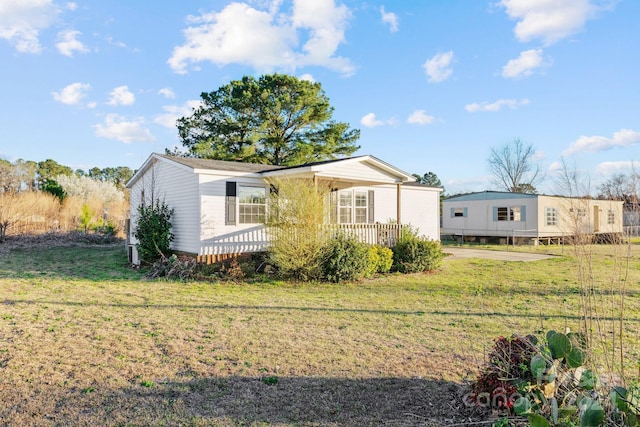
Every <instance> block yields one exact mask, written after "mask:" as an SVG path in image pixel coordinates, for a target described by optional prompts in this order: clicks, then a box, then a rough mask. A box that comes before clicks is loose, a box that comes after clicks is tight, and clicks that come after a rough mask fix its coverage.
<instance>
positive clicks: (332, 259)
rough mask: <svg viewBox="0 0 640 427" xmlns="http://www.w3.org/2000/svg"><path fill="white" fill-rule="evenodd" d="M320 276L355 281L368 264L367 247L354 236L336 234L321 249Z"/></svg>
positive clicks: (339, 280)
mask: <svg viewBox="0 0 640 427" xmlns="http://www.w3.org/2000/svg"><path fill="white" fill-rule="evenodd" d="M323 252H324V253H323V262H322V276H323V277H324V279H325V280H328V281H330V282H335V283H338V282H343V281H356V280H360V279H362V278H363V277H364V275H365V273H366V271H367V267H368V265H369V249H368V248H367V245H366V244H364V243H360V242H359V241H358V240H357V239H356V238H355V237H353V236H349V235H347V234H338V235H337V236H335V237H333V238H331V239H330V240H329V242H328V243H327V245H326V246H325V248H324V251H323Z"/></svg>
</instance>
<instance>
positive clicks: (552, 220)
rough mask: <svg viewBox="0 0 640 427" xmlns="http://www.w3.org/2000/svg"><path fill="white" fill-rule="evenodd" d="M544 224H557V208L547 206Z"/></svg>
mask: <svg viewBox="0 0 640 427" xmlns="http://www.w3.org/2000/svg"><path fill="white" fill-rule="evenodd" d="M545 218H546V221H545V224H546V225H558V209H557V208H547V209H546V210H545Z"/></svg>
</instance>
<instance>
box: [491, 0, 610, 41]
mask: <svg viewBox="0 0 640 427" xmlns="http://www.w3.org/2000/svg"><path fill="white" fill-rule="evenodd" d="M499 5H500V6H502V7H504V8H505V9H506V12H507V15H509V17H510V18H511V19H515V20H517V21H518V23H517V24H516V26H515V28H514V30H513V32H514V33H515V35H516V38H517V39H518V40H519V41H521V42H529V41H531V40H535V39H540V40H542V41H543V42H544V43H545V44H547V45H549V44H552V43H555V42H557V41H559V40H562V39H563V38H566V37H568V36H570V35H572V34H575V33H577V32H578V31H580V30H581V29H582V28H583V27H584V25H585V23H586V21H587V20H588V19H590V18H592V17H593V16H594V15H595V12H596V11H597V9H598V8H597V6H595V5H594V4H592V2H591V1H590V0H562V1H559V0H500V2H499Z"/></svg>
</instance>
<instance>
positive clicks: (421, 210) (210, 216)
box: [127, 153, 442, 263]
mask: <svg viewBox="0 0 640 427" xmlns="http://www.w3.org/2000/svg"><path fill="white" fill-rule="evenodd" d="M287 177H291V178H308V179H312V180H314V181H315V182H317V183H322V184H326V185H328V187H329V188H331V189H332V191H331V197H330V199H331V201H329V200H328V203H331V204H332V208H333V209H334V210H335V212H334V213H333V214H332V215H330V218H327V223H331V222H333V223H335V226H336V227H340V228H348V229H351V230H354V232H355V233H357V234H358V235H359V236H360V237H361V238H362V239H363V240H365V241H367V242H369V243H383V244H384V243H387V244H388V243H389V240H390V239H391V240H392V239H393V236H394V235H397V232H398V230H399V227H400V226H401V225H403V224H404V225H406V224H410V225H411V226H413V227H414V228H417V230H418V233H419V234H421V235H424V236H425V237H427V238H429V239H432V240H439V239H440V227H439V198H440V193H441V192H442V189H441V188H434V187H428V186H425V185H421V184H417V183H416V182H415V178H413V177H412V176H411V175H410V174H408V173H406V172H403V171H401V170H400V169H398V168H396V167H395V166H392V165H390V164H388V163H385V162H383V161H382V160H379V159H377V158H375V157H373V156H358V157H350V158H344V159H338V160H329V161H322V162H316V163H309V164H305V165H301V166H292V167H283V166H273V165H261V164H254V163H241V162H229V161H221V160H205V159H194V158H185V157H175V156H168V155H163V154H157V153H154V154H152V155H151V156H150V157H149V158H148V159H147V160H146V161H145V162H144V164H143V165H142V166H141V167H140V169H139V170H138V171H137V172H136V173H135V175H134V176H133V177H132V178H131V179H130V180H129V182H128V183H127V188H128V189H129V190H130V200H131V223H130V227H129V235H128V239H127V242H128V243H127V245H128V248H129V258H130V261H131V262H133V263H138V256H137V252H136V247H135V245H136V240H135V238H134V236H133V230H135V227H136V216H137V208H138V206H139V205H140V204H141V203H151V201H152V200H162V201H164V202H165V203H166V204H167V205H168V206H169V207H170V208H172V209H173V210H174V213H173V217H172V232H173V234H174V236H175V237H174V240H173V242H172V249H173V250H175V251H180V252H185V253H189V254H193V255H196V256H198V257H199V258H200V260H205V261H212V260H217V259H220V258H222V257H223V256H224V255H226V254H239V253H246V252H256V251H262V250H265V249H266V248H267V246H268V240H267V237H266V233H265V230H264V227H263V224H262V220H263V218H264V214H265V212H266V209H268V206H267V200H268V197H267V194H268V191H269V186H268V184H267V181H268V180H269V179H273V178H287ZM394 233H395V234H394Z"/></svg>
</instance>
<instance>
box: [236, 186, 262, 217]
mask: <svg viewBox="0 0 640 427" xmlns="http://www.w3.org/2000/svg"><path fill="white" fill-rule="evenodd" d="M266 211H267V189H266V188H264V187H250V186H244V185H239V186H238V219H239V222H240V224H259V223H261V222H263V221H264V216H265V213H266Z"/></svg>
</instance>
